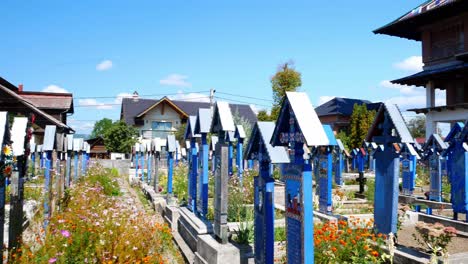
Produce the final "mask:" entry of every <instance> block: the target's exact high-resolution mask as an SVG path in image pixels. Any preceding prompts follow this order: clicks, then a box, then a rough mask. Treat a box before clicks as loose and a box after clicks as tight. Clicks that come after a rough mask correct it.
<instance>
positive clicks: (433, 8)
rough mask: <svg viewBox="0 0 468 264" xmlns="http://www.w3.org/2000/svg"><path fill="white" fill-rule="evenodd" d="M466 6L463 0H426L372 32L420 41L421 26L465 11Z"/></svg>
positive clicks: (467, 6) (467, 5)
mask: <svg viewBox="0 0 468 264" xmlns="http://www.w3.org/2000/svg"><path fill="white" fill-rule="evenodd" d="M467 8H468V3H467V1H464V0H444V1H441V0H428V1H425V2H424V3H422V4H420V5H418V6H417V7H416V8H414V9H412V10H411V11H409V12H407V13H405V14H404V15H403V16H401V17H399V18H397V19H396V20H394V21H392V22H390V23H388V24H387V25H385V26H383V27H381V28H378V29H376V30H374V33H375V34H386V35H390V36H397V37H401V38H407V39H412V40H417V41H420V40H421V38H422V36H421V31H422V29H421V27H422V26H424V25H427V24H432V23H434V21H441V20H443V19H445V18H449V17H453V16H455V15H457V14H461V13H463V12H466V11H467Z"/></svg>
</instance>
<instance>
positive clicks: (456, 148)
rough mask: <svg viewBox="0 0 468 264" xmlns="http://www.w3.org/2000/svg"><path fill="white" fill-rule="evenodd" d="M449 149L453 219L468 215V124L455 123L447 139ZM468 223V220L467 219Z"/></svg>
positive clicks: (447, 152)
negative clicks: (459, 215)
mask: <svg viewBox="0 0 468 264" xmlns="http://www.w3.org/2000/svg"><path fill="white" fill-rule="evenodd" d="M445 142H448V143H449V147H448V148H447V150H446V151H445V156H447V168H448V172H449V175H448V179H449V182H450V186H451V188H450V194H451V203H452V209H453V218H454V219H455V220H457V219H458V214H459V213H461V214H465V215H466V214H467V213H468V194H467V185H468V180H467V177H468V122H467V123H466V124H463V123H461V122H458V123H455V124H454V125H453V127H452V129H451V130H450V133H449V134H448V135H447V137H446V138H445ZM466 220H467V221H468V218H467V219H466Z"/></svg>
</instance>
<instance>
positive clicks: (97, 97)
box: [73, 91, 210, 99]
mask: <svg viewBox="0 0 468 264" xmlns="http://www.w3.org/2000/svg"><path fill="white" fill-rule="evenodd" d="M209 92H210V91H196V92H189V93H209ZM179 94H185V93H170V94H168V93H164V94H144V95H138V97H154V96H171V95H179ZM116 98H132V95H129V96H86V97H74V98H73V99H116Z"/></svg>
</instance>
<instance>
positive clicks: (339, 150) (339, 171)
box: [335, 139, 347, 186]
mask: <svg viewBox="0 0 468 264" xmlns="http://www.w3.org/2000/svg"><path fill="white" fill-rule="evenodd" d="M336 144H337V145H336V146H335V153H336V155H335V183H336V184H337V185H340V186H342V185H343V177H342V175H343V170H344V165H345V164H344V159H343V154H345V157H346V153H347V152H346V149H345V147H344V145H343V142H342V141H341V139H336Z"/></svg>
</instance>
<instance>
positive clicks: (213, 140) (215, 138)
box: [210, 135, 218, 173]
mask: <svg viewBox="0 0 468 264" xmlns="http://www.w3.org/2000/svg"><path fill="white" fill-rule="evenodd" d="M217 143H218V136H215V135H212V136H211V144H210V151H211V172H212V173H214V172H215V170H216V159H215V157H216V144H217Z"/></svg>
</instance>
